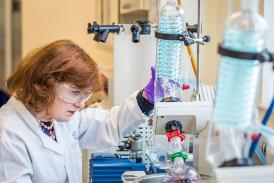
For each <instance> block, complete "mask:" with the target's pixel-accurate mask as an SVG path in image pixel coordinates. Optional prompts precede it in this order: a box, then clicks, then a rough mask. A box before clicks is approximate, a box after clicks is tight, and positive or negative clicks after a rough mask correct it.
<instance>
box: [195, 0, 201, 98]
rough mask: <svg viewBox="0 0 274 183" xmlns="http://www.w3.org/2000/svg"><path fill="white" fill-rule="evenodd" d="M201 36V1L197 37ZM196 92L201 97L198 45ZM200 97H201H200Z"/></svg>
mask: <svg viewBox="0 0 274 183" xmlns="http://www.w3.org/2000/svg"><path fill="white" fill-rule="evenodd" d="M200 35H201V0H198V26H197V37H198V38H199V37H200ZM196 79H197V80H196V91H195V95H196V96H198V95H199V90H200V45H199V44H197V76H196ZM198 97H199V96H198Z"/></svg>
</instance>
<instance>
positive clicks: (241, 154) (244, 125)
mask: <svg viewBox="0 0 274 183" xmlns="http://www.w3.org/2000/svg"><path fill="white" fill-rule="evenodd" d="M258 3H259V0H241V10H240V11H239V12H236V13H234V14H232V15H231V16H230V17H229V18H228V19H227V21H226V26H225V32H224V39H223V43H222V44H223V46H224V47H225V48H227V49H230V50H235V51H242V52H251V53H252V52H255V53H256V52H261V51H262V50H263V49H264V48H265V35H266V30H267V24H266V21H265V20H264V19H263V18H262V17H261V16H260V15H259V13H258ZM260 72H261V64H260V62H259V61H258V60H243V59H237V58H231V57H227V56H222V57H221V62H220V65H219V74H218V83H217V95H216V101H215V107H214V112H213V119H212V122H213V124H212V126H211V130H210V134H209V141H208V142H209V143H208V150H207V152H208V156H207V157H208V160H209V161H210V162H211V163H212V164H213V165H216V166H220V165H221V164H223V163H225V162H227V161H230V160H235V162H238V161H240V162H246V158H247V157H248V149H249V147H250V139H251V138H250V137H249V136H248V135H247V134H246V133H245V132H246V131H248V129H249V128H250V127H251V126H252V124H254V122H255V121H256V119H255V116H254V114H255V110H256V105H257V97H258V89H259V83H260V75H261V73H260ZM242 160H243V161H242Z"/></svg>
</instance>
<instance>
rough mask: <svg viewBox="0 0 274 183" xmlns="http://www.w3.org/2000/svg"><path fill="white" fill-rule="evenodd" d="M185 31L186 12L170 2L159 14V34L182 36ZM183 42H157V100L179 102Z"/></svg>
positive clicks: (175, 1)
mask: <svg viewBox="0 0 274 183" xmlns="http://www.w3.org/2000/svg"><path fill="white" fill-rule="evenodd" d="M184 29H185V18H184V11H183V9H182V7H181V6H178V5H177V0H168V1H167V4H166V5H165V6H164V7H162V8H161V10H160V13H159V22H158V32H160V33H167V34H180V33H182V32H183V31H184ZM182 47H183V44H182V42H181V41H175V40H163V39H158V40H157V61H156V76H157V78H156V81H155V82H156V90H155V100H156V102H159V101H177V100H179V94H180V91H181V86H180V85H181V84H180V80H181V70H182V69H181V65H182V64H181V61H182V56H183V55H182Z"/></svg>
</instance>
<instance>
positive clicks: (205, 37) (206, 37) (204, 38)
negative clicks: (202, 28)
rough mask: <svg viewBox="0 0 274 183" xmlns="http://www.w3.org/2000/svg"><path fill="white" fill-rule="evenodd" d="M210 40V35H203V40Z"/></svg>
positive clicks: (206, 41)
mask: <svg viewBox="0 0 274 183" xmlns="http://www.w3.org/2000/svg"><path fill="white" fill-rule="evenodd" d="M209 41H210V37H209V36H208V35H205V36H204V37H203V42H205V43H208V42H209Z"/></svg>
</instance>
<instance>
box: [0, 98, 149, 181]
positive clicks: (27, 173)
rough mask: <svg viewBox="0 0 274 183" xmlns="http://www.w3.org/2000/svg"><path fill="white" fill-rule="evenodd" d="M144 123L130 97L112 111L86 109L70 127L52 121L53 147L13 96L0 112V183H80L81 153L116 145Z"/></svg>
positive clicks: (74, 118) (70, 123)
mask: <svg viewBox="0 0 274 183" xmlns="http://www.w3.org/2000/svg"><path fill="white" fill-rule="evenodd" d="M146 120H147V117H146V116H145V115H143V113H142V112H141V110H140V109H139V107H138V104H137V101H136V93H135V94H133V95H132V96H131V97H129V98H128V99H126V100H125V101H124V102H123V104H122V105H121V106H119V107H118V106H117V107H113V108H112V109H111V110H102V109H95V108H89V109H85V110H83V111H81V112H78V113H75V114H74V116H73V117H72V119H71V120H70V121H69V122H63V123H62V122H56V121H54V129H55V132H56V137H57V142H55V141H54V140H52V139H50V138H49V137H48V136H47V135H46V134H44V133H43V132H42V130H41V129H40V128H39V123H38V122H37V120H35V119H34V117H33V116H32V114H31V113H30V112H29V111H28V110H27V109H26V108H25V106H24V105H23V104H22V103H21V102H20V101H18V100H16V99H15V98H13V97H12V98H11V99H10V100H9V101H8V103H7V104H6V105H4V106H3V107H2V108H1V109H0V182H1V183H2V182H8V183H11V182H12V183H31V182H32V183H64V182H69V183H81V182H82V164H81V163H82V160H81V148H88V149H97V148H104V147H110V146H115V145H117V143H118V142H119V141H120V140H121V138H122V137H123V136H124V135H126V134H127V133H129V132H130V131H131V130H133V129H135V128H137V127H138V126H139V125H140V124H141V123H143V122H145V121H146Z"/></svg>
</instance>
